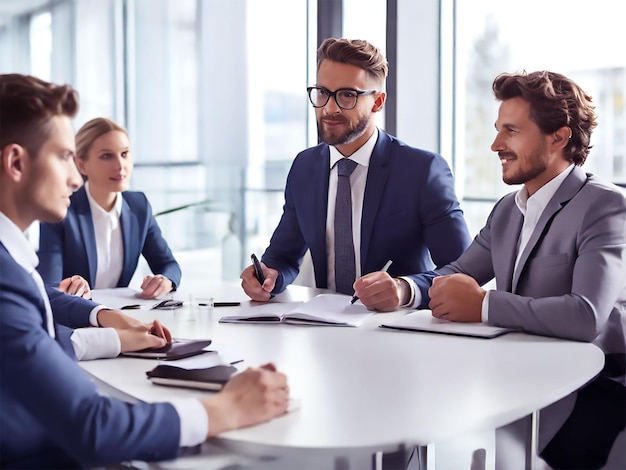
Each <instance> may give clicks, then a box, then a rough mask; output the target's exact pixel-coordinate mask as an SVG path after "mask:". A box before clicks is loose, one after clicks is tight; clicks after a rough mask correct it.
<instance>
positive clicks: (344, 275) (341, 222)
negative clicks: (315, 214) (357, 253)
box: [335, 158, 357, 295]
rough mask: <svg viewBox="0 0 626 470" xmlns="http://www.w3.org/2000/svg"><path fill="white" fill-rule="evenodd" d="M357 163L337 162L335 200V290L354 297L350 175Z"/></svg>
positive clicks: (354, 270) (348, 160)
mask: <svg viewBox="0 0 626 470" xmlns="http://www.w3.org/2000/svg"><path fill="white" fill-rule="evenodd" d="M356 166H357V163H356V162H354V161H352V160H350V159H349V158H342V159H341V160H339V161H338V162H337V174H338V178H337V199H336V200H335V288H336V289H337V292H341V293H342V294H349V295H352V294H353V293H354V289H353V288H352V284H354V281H355V279H356V267H355V261H354V243H353V241H352V195H351V193H350V175H351V174H352V172H353V171H354V169H355V168H356Z"/></svg>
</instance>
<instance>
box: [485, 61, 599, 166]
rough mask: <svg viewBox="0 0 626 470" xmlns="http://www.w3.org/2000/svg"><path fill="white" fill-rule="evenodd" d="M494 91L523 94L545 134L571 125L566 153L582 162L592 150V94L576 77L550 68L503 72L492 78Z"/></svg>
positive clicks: (500, 95) (501, 95) (507, 95)
mask: <svg viewBox="0 0 626 470" xmlns="http://www.w3.org/2000/svg"><path fill="white" fill-rule="evenodd" d="M492 89H493V93H494V95H495V97H496V99H498V100H500V101H504V100H508V99H511V98H516V97H520V98H522V99H524V100H525V101H528V102H529V103H530V119H531V120H532V121H533V122H534V123H535V124H537V126H539V129H540V130H541V132H543V133H544V134H552V133H553V132H556V131H557V130H558V129H560V128H562V127H569V128H570V130H571V133H572V135H571V137H570V139H569V142H568V144H567V146H566V147H565V149H564V150H563V151H564V154H565V156H566V157H567V159H568V160H569V161H572V162H574V163H575V164H576V165H578V166H581V165H582V164H583V163H585V160H586V159H587V156H588V155H589V150H590V149H591V148H592V146H591V145H590V144H589V142H590V140H591V133H592V132H593V129H594V128H595V127H596V126H597V124H598V123H597V117H596V114H595V106H594V105H593V104H592V103H591V96H589V95H588V94H587V93H585V91H584V90H583V89H582V88H580V87H579V86H578V85H577V84H576V83H575V82H574V81H573V80H571V79H569V78H567V77H566V76H564V75H561V74H558V73H555V72H548V71H538V72H531V73H527V72H520V73H502V74H500V75H498V76H497V77H496V78H495V80H494V81H493V86H492Z"/></svg>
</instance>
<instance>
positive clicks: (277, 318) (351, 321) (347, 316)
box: [219, 294, 374, 326]
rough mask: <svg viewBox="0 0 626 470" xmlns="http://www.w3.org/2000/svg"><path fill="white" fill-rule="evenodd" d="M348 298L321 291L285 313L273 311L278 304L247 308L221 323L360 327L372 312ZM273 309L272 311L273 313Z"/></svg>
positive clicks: (223, 318) (221, 319) (226, 317)
mask: <svg viewBox="0 0 626 470" xmlns="http://www.w3.org/2000/svg"><path fill="white" fill-rule="evenodd" d="M350 299H351V297H350V296H349V295H342V294H320V295H317V296H315V297H314V298H313V299H311V300H309V301H308V302H302V303H299V304H297V305H296V306H295V307H294V308H292V309H291V310H289V311H287V312H286V313H282V314H281V313H275V312H276V311H277V310H278V309H279V308H280V304H279V303H268V304H263V305H257V306H252V307H249V308H248V309H246V310H245V311H244V313H243V314H241V315H232V316H224V317H222V318H220V320H219V321H220V323H257V324H275V323H290V324H296V325H321V326H359V325H360V324H361V323H362V322H363V321H364V320H365V319H366V318H368V317H370V316H371V315H373V314H374V312H371V311H369V310H367V308H365V306H364V305H363V304H361V303H356V304H354V305H352V304H350ZM272 310H274V311H273V312H272Z"/></svg>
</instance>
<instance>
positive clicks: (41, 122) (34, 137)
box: [0, 74, 78, 158]
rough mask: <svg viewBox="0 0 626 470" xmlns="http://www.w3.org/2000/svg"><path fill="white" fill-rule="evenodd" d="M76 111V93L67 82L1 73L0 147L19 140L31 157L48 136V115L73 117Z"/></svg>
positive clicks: (0, 149)
mask: <svg viewBox="0 0 626 470" xmlns="http://www.w3.org/2000/svg"><path fill="white" fill-rule="evenodd" d="M77 111H78V93H77V92H76V90H74V89H73V88H72V87H71V86H69V85H54V84H52V83H49V82H46V81H44V80H41V79H39V78H37V77H33V76H30V75H21V74H5V75H0V151H2V149H3V148H4V147H6V146H7V145H9V144H18V145H21V146H22V147H24V148H25V149H26V150H27V151H28V154H29V155H30V156H31V158H34V157H35V156H36V155H37V154H38V153H39V149H40V148H41V146H42V145H43V144H44V142H45V141H46V140H48V138H49V137H50V130H49V127H48V123H49V121H50V119H51V118H52V117H54V116H61V115H65V116H68V117H70V118H72V117H74V116H75V115H76V113H77Z"/></svg>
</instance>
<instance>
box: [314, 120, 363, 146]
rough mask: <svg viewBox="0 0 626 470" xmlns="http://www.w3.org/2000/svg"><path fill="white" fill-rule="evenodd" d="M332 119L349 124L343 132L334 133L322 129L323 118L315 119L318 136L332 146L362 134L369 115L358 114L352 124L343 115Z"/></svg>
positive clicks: (342, 143) (347, 142)
mask: <svg viewBox="0 0 626 470" xmlns="http://www.w3.org/2000/svg"><path fill="white" fill-rule="evenodd" d="M326 119H328V118H326ZM332 119H333V120H336V121H340V122H345V123H348V124H349V127H348V130H346V131H345V132H344V133H342V134H335V133H332V132H325V131H324V124H323V118H319V119H318V120H317V135H318V136H319V139H320V141H321V142H324V143H325V144H328V145H334V146H337V145H346V144H350V143H352V142H354V141H355V140H356V139H358V138H359V137H361V136H362V135H363V133H364V132H365V129H367V126H368V125H369V116H359V119H358V121H356V123H354V124H352V123H350V121H348V119H346V118H345V117H344V116H336V117H334V118H332Z"/></svg>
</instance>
